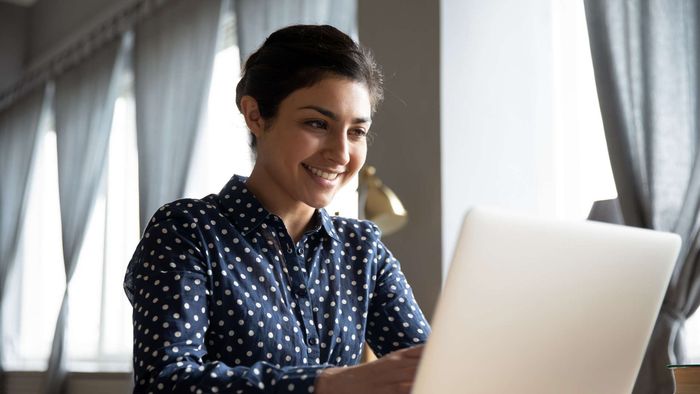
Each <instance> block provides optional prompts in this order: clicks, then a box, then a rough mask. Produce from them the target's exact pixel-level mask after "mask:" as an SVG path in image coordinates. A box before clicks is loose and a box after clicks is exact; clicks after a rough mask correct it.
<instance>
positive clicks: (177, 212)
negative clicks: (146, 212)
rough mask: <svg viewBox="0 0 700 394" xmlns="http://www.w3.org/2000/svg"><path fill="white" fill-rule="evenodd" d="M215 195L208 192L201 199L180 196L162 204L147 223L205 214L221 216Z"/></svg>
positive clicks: (189, 218) (190, 218) (197, 217)
mask: <svg viewBox="0 0 700 394" xmlns="http://www.w3.org/2000/svg"><path fill="white" fill-rule="evenodd" d="M215 197H216V195H215V194H210V195H208V196H206V197H204V198H201V199H197V198H181V199H178V200H175V201H172V202H169V203H167V204H163V205H162V206H161V207H160V208H158V209H157V210H156V212H155V213H154V214H153V216H151V220H150V221H149V225H150V224H154V223H158V222H161V221H168V220H174V221H178V220H192V219H199V218H202V217H205V216H223V214H222V212H221V208H220V207H219V205H218V203H217V201H216V198H215Z"/></svg>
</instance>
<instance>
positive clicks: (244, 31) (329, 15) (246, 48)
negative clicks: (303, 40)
mask: <svg viewBox="0 0 700 394" xmlns="http://www.w3.org/2000/svg"><path fill="white" fill-rule="evenodd" d="M235 4H236V24H237V27H238V29H237V35H238V48H239V50H240V54H241V62H244V61H245V60H246V59H247V58H248V56H250V54H251V53H253V52H255V50H256V49H257V48H258V47H260V45H262V43H263V41H265V39H266V38H267V36H268V35H270V33H272V32H274V31H275V30H278V29H280V28H282V27H285V26H288V25H293V24H328V25H332V26H335V27H336V28H338V30H341V31H343V32H345V33H346V34H348V35H349V36H350V37H353V38H354V39H357V0H236V3H235Z"/></svg>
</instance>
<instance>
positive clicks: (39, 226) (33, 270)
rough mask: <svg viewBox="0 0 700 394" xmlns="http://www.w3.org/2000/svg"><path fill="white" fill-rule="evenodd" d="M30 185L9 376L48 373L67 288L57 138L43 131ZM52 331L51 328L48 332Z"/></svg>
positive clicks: (12, 301) (6, 322)
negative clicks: (19, 372) (15, 372)
mask: <svg viewBox="0 0 700 394" xmlns="http://www.w3.org/2000/svg"><path fill="white" fill-rule="evenodd" d="M36 154H37V158H36V159H35V162H34V167H33V170H32V173H31V176H30V180H29V190H28V201H27V210H26V213H25V215H26V216H25V222H24V225H23V228H22V233H21V235H20V241H19V242H20V245H19V248H18V255H17V262H16V264H15V267H14V270H13V272H11V273H10V276H9V278H8V281H7V283H8V289H6V290H7V293H6V294H7V300H6V303H5V305H6V306H7V308H6V310H5V311H4V316H3V319H2V323H3V332H4V336H3V338H2V340H3V344H4V347H5V350H6V351H5V353H4V360H3V363H4V365H5V367H6V369H8V370H10V369H12V370H25V369H28V370H44V369H45V368H46V360H47V358H48V356H49V352H50V349H51V343H52V340H53V329H52V327H55V326H56V318H57V317H58V311H59V309H60V307H61V299H62V297H63V290H64V288H65V286H64V283H65V274H64V271H63V247H62V246H61V237H60V236H57V234H60V233H61V219H60V209H59V202H58V201H59V200H58V170H57V168H58V167H57V159H56V133H55V132H54V131H53V130H49V131H46V130H44V131H43V132H42V133H41V134H40V137H39V141H38V147H37V150H36ZM47 327H49V328H48V329H47Z"/></svg>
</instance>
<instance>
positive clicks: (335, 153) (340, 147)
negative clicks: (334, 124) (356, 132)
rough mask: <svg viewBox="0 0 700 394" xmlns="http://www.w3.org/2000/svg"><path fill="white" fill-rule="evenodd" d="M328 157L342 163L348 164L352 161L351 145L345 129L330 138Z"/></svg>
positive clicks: (327, 150)
mask: <svg viewBox="0 0 700 394" xmlns="http://www.w3.org/2000/svg"><path fill="white" fill-rule="evenodd" d="M326 157H327V158H328V159H330V160H332V161H333V162H334V163H336V164H340V165H346V164H347V163H348V162H349V161H350V145H349V141H348V138H347V135H346V133H345V131H344V130H343V131H342V132H339V133H337V134H336V133H334V135H333V136H332V137H331V138H328V140H327V145H326Z"/></svg>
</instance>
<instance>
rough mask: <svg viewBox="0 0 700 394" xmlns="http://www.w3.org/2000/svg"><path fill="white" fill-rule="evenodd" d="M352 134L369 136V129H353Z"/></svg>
mask: <svg viewBox="0 0 700 394" xmlns="http://www.w3.org/2000/svg"><path fill="white" fill-rule="evenodd" d="M350 134H351V135H353V136H355V137H365V136H367V130H365V129H351V130H350Z"/></svg>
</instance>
